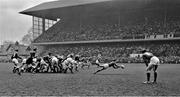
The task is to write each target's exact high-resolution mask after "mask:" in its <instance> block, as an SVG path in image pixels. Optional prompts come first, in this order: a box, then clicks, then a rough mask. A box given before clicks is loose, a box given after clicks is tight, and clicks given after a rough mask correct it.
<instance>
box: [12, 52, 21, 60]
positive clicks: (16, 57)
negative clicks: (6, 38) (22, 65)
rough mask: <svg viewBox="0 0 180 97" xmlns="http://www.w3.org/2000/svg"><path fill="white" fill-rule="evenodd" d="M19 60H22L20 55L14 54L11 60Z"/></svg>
mask: <svg viewBox="0 0 180 97" xmlns="http://www.w3.org/2000/svg"><path fill="white" fill-rule="evenodd" d="M14 58H15V59H18V58H20V59H21V57H20V56H19V55H18V53H14V54H13V55H12V56H11V59H14Z"/></svg>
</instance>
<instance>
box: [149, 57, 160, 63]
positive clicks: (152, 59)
mask: <svg viewBox="0 0 180 97" xmlns="http://www.w3.org/2000/svg"><path fill="white" fill-rule="evenodd" d="M149 65H160V61H159V58H158V57H156V56H153V57H152V58H151V59H150V63H149Z"/></svg>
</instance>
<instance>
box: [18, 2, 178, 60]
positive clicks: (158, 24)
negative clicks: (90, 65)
mask: <svg viewBox="0 0 180 97" xmlns="http://www.w3.org/2000/svg"><path fill="white" fill-rule="evenodd" d="M179 8H180V1H179V0H59V1H52V2H46V3H42V4H40V5H37V6H35V7H32V8H29V9H27V10H24V11H22V12H20V13H21V14H26V15H31V16H32V17H33V33H34V42H33V45H36V46H38V47H39V49H40V54H41V55H44V54H47V53H48V52H53V53H54V54H63V55H67V54H69V53H75V54H80V55H82V56H85V57H91V56H97V55H98V54H99V53H100V54H102V56H103V59H104V60H109V59H114V58H116V59H119V61H120V62H141V61H142V60H141V59H139V58H129V55H130V54H133V53H134V54H137V53H139V52H138V51H139V49H141V48H145V49H148V50H149V51H151V52H153V53H154V54H155V55H156V56H158V57H160V58H161V61H162V62H169V63H178V62H180V45H179V43H180V13H179V10H178V9H179Z"/></svg>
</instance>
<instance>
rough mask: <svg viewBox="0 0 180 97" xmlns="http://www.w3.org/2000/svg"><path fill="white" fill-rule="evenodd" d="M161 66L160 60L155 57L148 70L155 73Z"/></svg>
mask: <svg viewBox="0 0 180 97" xmlns="http://www.w3.org/2000/svg"><path fill="white" fill-rule="evenodd" d="M159 65H160V61H159V59H158V58H157V57H155V56H153V57H152V58H151V60H150V63H149V64H148V67H147V68H146V70H147V71H151V70H152V69H153V70H154V71H156V70H157V68H158V66H159Z"/></svg>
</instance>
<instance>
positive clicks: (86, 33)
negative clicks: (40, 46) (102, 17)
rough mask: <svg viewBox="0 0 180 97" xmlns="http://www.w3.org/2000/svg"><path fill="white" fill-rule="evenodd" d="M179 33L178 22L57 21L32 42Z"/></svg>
mask: <svg viewBox="0 0 180 97" xmlns="http://www.w3.org/2000/svg"><path fill="white" fill-rule="evenodd" d="M177 33H180V21H178V20H173V19H171V20H168V19H167V20H166V21H165V20H158V19H154V20H151V18H150V19H147V20H144V21H141V22H137V23H127V24H117V23H114V24H113V23H109V24H103V23H102V24H100V23H98V24H96V23H94V24H85V23H82V25H80V26H79V24H76V22H70V23H68V22H64V21H59V22H58V23H57V24H55V25H54V26H53V27H52V28H50V29H48V30H47V31H46V32H45V33H43V34H42V35H40V36H39V37H38V38H37V39H36V40H35V41H34V42H64V41H89V40H109V39H133V38H138V39H144V38H145V36H147V35H165V34H177Z"/></svg>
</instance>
